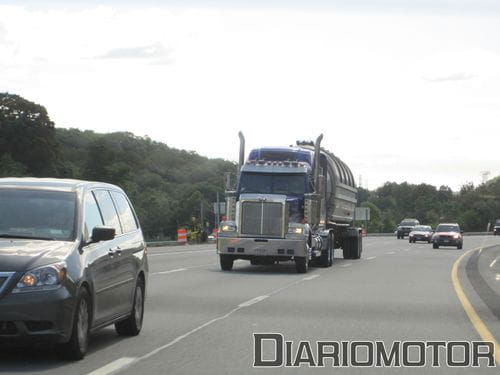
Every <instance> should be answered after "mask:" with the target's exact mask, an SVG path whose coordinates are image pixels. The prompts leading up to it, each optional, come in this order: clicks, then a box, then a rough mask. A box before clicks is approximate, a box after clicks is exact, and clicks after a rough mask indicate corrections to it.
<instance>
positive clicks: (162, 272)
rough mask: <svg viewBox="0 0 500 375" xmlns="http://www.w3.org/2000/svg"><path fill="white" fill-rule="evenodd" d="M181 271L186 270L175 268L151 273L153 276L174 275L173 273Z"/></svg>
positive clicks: (184, 269) (185, 269)
mask: <svg viewBox="0 0 500 375" xmlns="http://www.w3.org/2000/svg"><path fill="white" fill-rule="evenodd" d="M182 271H187V268H177V269H175V270H168V271H161V272H155V273H153V275H166V274H167V273H175V272H182Z"/></svg>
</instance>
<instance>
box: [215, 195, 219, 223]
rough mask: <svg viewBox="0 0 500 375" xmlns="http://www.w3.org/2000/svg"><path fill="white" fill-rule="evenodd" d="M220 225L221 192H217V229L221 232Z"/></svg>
mask: <svg viewBox="0 0 500 375" xmlns="http://www.w3.org/2000/svg"><path fill="white" fill-rule="evenodd" d="M219 224H220V203H219V192H217V210H215V227H216V228H217V230H219Z"/></svg>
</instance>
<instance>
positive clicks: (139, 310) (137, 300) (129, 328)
mask: <svg viewBox="0 0 500 375" xmlns="http://www.w3.org/2000/svg"><path fill="white" fill-rule="evenodd" d="M144 289H145V288H144V281H143V280H142V278H140V277H139V279H138V280H137V284H136V286H135V294H134V304H133V306H132V312H131V313H130V316H129V317H128V318H127V319H125V320H122V321H120V322H117V323H115V329H116V333H118V334H119V335H120V336H137V335H138V334H139V332H141V328H142V321H143V319H144Z"/></svg>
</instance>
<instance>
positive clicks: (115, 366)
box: [88, 357, 136, 375]
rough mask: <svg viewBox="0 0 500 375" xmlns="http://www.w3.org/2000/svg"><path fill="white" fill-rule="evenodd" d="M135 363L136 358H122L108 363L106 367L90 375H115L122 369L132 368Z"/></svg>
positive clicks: (89, 374)
mask: <svg viewBox="0 0 500 375" xmlns="http://www.w3.org/2000/svg"><path fill="white" fill-rule="evenodd" d="M135 361H136V358H131V357H122V358H119V359H117V360H116V361H113V362H111V363H108V364H107V365H106V366H103V367H101V368H98V369H97V370H95V371H92V372H89V373H88V375H109V374H113V373H115V372H117V371H118V370H120V369H122V368H123V367H127V366H130V365H131V364H132V363H133V362H135Z"/></svg>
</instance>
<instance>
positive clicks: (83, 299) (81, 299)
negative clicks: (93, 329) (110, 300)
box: [59, 288, 90, 360]
mask: <svg viewBox="0 0 500 375" xmlns="http://www.w3.org/2000/svg"><path fill="white" fill-rule="evenodd" d="M89 334H90V296H89V293H88V292H87V289H85V288H83V289H82V290H81V291H80V292H79V294H78V298H77V304H76V309H75V316H74V318H73V327H72V329H71V337H70V339H69V342H67V343H64V344H60V345H59V349H60V351H61V353H62V354H63V355H64V357H65V358H68V359H72V360H80V359H83V357H85V353H86V352H87V347H88V344H89Z"/></svg>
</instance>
